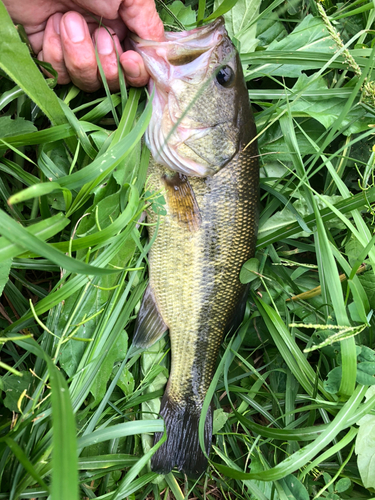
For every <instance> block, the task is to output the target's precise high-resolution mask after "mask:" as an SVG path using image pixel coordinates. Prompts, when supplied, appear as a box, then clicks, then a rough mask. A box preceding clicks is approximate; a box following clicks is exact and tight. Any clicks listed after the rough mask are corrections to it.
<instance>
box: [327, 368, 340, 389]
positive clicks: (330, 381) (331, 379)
mask: <svg viewBox="0 0 375 500" xmlns="http://www.w3.org/2000/svg"><path fill="white" fill-rule="evenodd" d="M341 376H342V368H341V366H337V367H336V368H334V369H333V370H331V371H330V372H329V374H328V376H327V379H326V380H325V381H324V382H323V385H324V389H325V390H326V391H327V392H329V393H330V394H337V393H338V392H339V389H340V382H341Z"/></svg>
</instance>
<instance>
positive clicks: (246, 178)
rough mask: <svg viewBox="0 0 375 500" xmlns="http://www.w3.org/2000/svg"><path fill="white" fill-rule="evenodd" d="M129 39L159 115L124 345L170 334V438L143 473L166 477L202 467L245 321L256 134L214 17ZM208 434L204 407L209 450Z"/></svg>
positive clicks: (166, 402)
mask: <svg viewBox="0 0 375 500" xmlns="http://www.w3.org/2000/svg"><path fill="white" fill-rule="evenodd" d="M138 42H139V43H138V46H137V50H139V52H140V53H141V54H142V55H143V56H144V57H145V56H146V57H145V60H146V63H147V64H148V69H149V71H150V73H151V75H152V77H153V81H154V85H155V93H156V99H157V103H156V105H155V109H156V113H159V115H158V116H157V118H156V120H154V123H151V124H150V127H149V131H148V137H147V141H148V144H149V147H150V149H151V151H152V153H153V156H154V160H153V161H152V162H151V164H150V167H149V179H148V189H149V190H151V191H161V192H162V193H163V196H164V198H165V201H166V204H165V206H164V208H165V210H166V215H163V216H161V217H160V220H159V226H158V229H157V235H156V239H155V242H154V244H153V245H152V248H151V251H150V253H149V264H150V269H149V275H150V282H149V286H148V289H147V291H146V293H145V297H144V299H143V303H142V307H141V311H140V313H139V317H138V321H137V325H136V331H135V337H134V341H133V342H134V344H135V345H138V346H146V345H149V344H151V343H153V342H155V341H156V340H157V339H158V338H160V336H161V335H162V334H163V333H164V331H165V330H166V329H168V330H169V334H170V340H171V353H172V362H171V372H170V377H169V380H168V384H167V388H166V391H165V394H164V397H163V400H162V408H161V415H162V416H163V418H164V420H165V424H166V430H167V435H168V438H167V441H166V443H164V444H163V445H162V446H161V447H160V448H159V450H158V451H157V452H156V454H155V455H154V456H153V459H152V468H153V470H155V471H157V472H160V473H167V472H169V471H170V470H171V469H172V468H173V467H177V468H178V469H180V470H183V471H184V472H185V473H186V474H187V475H190V476H197V475H199V474H201V473H202V472H204V470H205V468H206V466H207V460H206V458H205V456H204V453H203V452H202V450H201V448H200V445H199V440H198V424H199V418H200V414H201V410H202V405H203V401H204V399H205V396H206V393H207V390H208V387H209V385H210V383H211V380H212V377H213V374H214V372H215V367H216V362H217V356H218V350H219V347H220V344H221V342H222V339H223V336H224V334H225V333H227V332H228V331H229V330H230V329H231V328H232V327H235V326H238V324H239V323H240V321H241V320H242V316H243V310H244V304H245V301H246V296H247V287H246V286H245V285H243V284H241V283H240V281H239V273H240V270H241V266H242V265H243V264H244V263H245V262H246V261H247V260H248V259H249V258H250V257H252V256H253V255H254V251H255V243H256V232H257V212H258V160H257V146H256V142H255V141H254V138H255V136H256V130H255V125H254V120H253V117H252V112H251V108H250V104H249V100H248V92H247V89H246V86H245V83H244V80H243V74H242V67H241V63H240V60H239V57H238V54H237V52H236V50H235V48H234V46H233V45H232V43H231V42H230V40H229V38H228V36H227V34H226V31H225V28H224V25H223V21H222V19H219V20H217V21H216V22H214V23H213V24H211V25H209V26H206V27H204V28H199V29H197V30H193V31H191V32H184V33H179V34H177V33H173V34H171V39H170V40H168V35H167V41H166V42H163V43H161V44H159V46H156V45H155V44H154V43H152V42H145V44H144V45H142V41H139V40H138ZM178 44H180V45H178ZM189 47H190V49H189ZM189 50H190V51H189ZM251 141H253V142H252V143H251ZM249 143H251V144H250V145H249ZM157 218H158V216H157V215H156V213H155V212H153V211H152V210H150V211H149V212H148V222H149V223H155V224H154V225H151V226H150V228H149V233H150V237H152V236H153V234H154V231H155V230H156V227H157V226H156V222H157ZM211 435H212V413H211V409H210V410H209V412H208V414H207V418H206V422H205V447H206V452H207V453H209V450H210V446H211ZM158 439H160V435H157V436H156V440H158Z"/></svg>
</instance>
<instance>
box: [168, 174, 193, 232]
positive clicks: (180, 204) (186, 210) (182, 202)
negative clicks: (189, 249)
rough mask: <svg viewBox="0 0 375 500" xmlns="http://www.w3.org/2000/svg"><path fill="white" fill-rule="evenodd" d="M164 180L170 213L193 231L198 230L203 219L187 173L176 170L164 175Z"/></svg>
mask: <svg viewBox="0 0 375 500" xmlns="http://www.w3.org/2000/svg"><path fill="white" fill-rule="evenodd" d="M163 181H164V184H165V187H166V201H167V203H168V207H169V213H170V215H171V216H172V217H175V218H176V219H177V220H178V222H179V224H181V225H186V226H187V227H188V228H189V229H190V230H191V231H195V230H197V229H198V228H199V226H200V224H201V220H202V219H201V214H200V210H199V206H198V203H197V200H196V199H195V194H194V191H193V189H192V187H191V186H190V183H189V180H188V178H187V177H186V175H183V174H180V173H179V172H175V173H173V174H171V175H164V176H163Z"/></svg>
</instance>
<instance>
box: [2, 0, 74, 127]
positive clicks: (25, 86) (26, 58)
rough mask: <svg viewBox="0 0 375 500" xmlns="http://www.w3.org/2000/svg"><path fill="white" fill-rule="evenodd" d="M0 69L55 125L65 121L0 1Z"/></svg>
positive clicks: (51, 92) (52, 94)
mask: <svg viewBox="0 0 375 500" xmlns="http://www.w3.org/2000/svg"><path fill="white" fill-rule="evenodd" d="M0 40H1V59H0V68H1V69H2V70H3V71H5V73H7V74H8V75H9V76H10V77H11V78H12V80H13V81H14V82H15V83H17V85H19V86H20V87H21V89H22V90H24V92H25V93H26V94H27V95H28V96H29V97H30V99H32V100H33V101H34V102H35V103H36V104H37V105H38V106H39V108H40V109H41V110H42V111H43V113H44V114H45V115H46V116H47V117H48V118H49V119H50V120H51V122H52V123H53V124H55V125H60V124H62V123H66V122H67V120H66V118H65V115H64V113H63V112H62V110H61V107H60V105H59V101H58V99H57V96H56V94H55V93H54V92H53V90H51V89H50V88H49V87H48V85H47V82H46V80H45V79H44V77H43V75H42V73H41V72H40V71H39V69H38V67H37V66H36V65H35V63H34V61H33V60H32V58H31V56H30V53H29V51H28V49H27V46H26V45H25V44H24V43H22V42H21V40H20V38H19V35H18V32H17V30H16V28H15V26H14V24H13V22H12V20H11V18H10V16H9V14H8V11H7V10H6V8H5V6H4V4H3V3H2V2H0Z"/></svg>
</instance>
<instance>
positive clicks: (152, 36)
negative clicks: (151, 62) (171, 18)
mask: <svg viewBox="0 0 375 500" xmlns="http://www.w3.org/2000/svg"><path fill="white" fill-rule="evenodd" d="M119 14H120V16H121V18H122V20H123V21H124V23H125V24H126V26H127V27H128V28H129V29H130V30H131V31H134V33H137V35H138V36H140V37H141V38H144V39H146V40H156V41H161V40H163V39H164V27H163V23H162V22H161V19H160V17H159V14H158V13H157V11H156V7H155V2H154V0H123V1H122V3H121V5H120V9H119Z"/></svg>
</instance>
